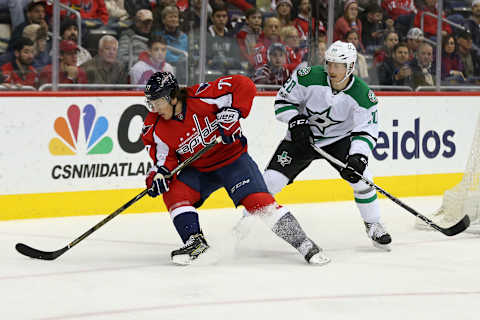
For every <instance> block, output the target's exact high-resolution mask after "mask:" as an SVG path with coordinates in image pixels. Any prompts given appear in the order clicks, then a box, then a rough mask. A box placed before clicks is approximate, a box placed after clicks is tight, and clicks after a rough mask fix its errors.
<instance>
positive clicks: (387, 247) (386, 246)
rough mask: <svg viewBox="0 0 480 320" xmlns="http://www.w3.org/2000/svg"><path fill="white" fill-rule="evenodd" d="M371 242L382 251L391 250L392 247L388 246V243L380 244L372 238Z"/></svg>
mask: <svg viewBox="0 0 480 320" xmlns="http://www.w3.org/2000/svg"><path fill="white" fill-rule="evenodd" d="M372 244H373V246H374V247H375V248H377V249H380V250H382V251H386V252H390V251H392V248H390V245H388V244H380V243H378V242H376V241H373V240H372Z"/></svg>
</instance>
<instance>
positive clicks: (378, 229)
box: [364, 222, 392, 251]
mask: <svg viewBox="0 0 480 320" xmlns="http://www.w3.org/2000/svg"><path fill="white" fill-rule="evenodd" d="M364 223H365V229H366V231H367V235H368V236H369V237H370V239H372V243H373V246H374V247H377V248H379V249H382V250H385V251H390V250H391V249H390V246H389V244H390V243H391V242H392V237H391V236H390V235H389V234H388V232H387V231H385V228H384V227H383V225H382V224H381V223H380V222H375V223H368V222H364Z"/></svg>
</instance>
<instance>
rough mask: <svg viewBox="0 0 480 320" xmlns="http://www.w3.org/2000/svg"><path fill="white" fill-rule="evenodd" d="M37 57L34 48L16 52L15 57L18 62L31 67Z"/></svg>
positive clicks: (27, 47)
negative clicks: (34, 57)
mask: <svg viewBox="0 0 480 320" xmlns="http://www.w3.org/2000/svg"><path fill="white" fill-rule="evenodd" d="M34 55H35V49H34V48H33V46H24V47H23V48H22V50H20V51H15V56H16V57H17V58H18V61H19V62H20V63H21V64H23V65H24V66H29V65H31V64H32V62H33V56H34Z"/></svg>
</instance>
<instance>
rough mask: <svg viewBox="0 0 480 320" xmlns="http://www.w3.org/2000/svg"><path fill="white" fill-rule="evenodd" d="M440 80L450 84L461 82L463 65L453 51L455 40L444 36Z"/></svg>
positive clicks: (462, 79) (463, 78)
mask: <svg viewBox="0 0 480 320" xmlns="http://www.w3.org/2000/svg"><path fill="white" fill-rule="evenodd" d="M442 80H448V81H450V82H453V83H456V82H463V81H465V77H464V75H463V64H462V60H461V59H460V56H459V55H458V54H457V52H456V51H455V38H454V37H453V36H452V35H446V36H444V37H443V40H442Z"/></svg>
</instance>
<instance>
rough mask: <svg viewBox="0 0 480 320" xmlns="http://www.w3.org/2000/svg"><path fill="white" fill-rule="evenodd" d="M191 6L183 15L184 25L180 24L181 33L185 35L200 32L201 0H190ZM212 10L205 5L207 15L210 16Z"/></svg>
mask: <svg viewBox="0 0 480 320" xmlns="http://www.w3.org/2000/svg"><path fill="white" fill-rule="evenodd" d="M191 1H192V2H191V5H190V6H189V7H188V8H187V10H185V12H184V13H183V17H184V23H182V24H181V28H182V31H183V32H185V33H188V32H190V31H191V30H195V32H198V30H200V22H201V16H202V0H191ZM211 12H212V8H211V7H210V5H207V15H208V16H210V14H211Z"/></svg>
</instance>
